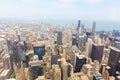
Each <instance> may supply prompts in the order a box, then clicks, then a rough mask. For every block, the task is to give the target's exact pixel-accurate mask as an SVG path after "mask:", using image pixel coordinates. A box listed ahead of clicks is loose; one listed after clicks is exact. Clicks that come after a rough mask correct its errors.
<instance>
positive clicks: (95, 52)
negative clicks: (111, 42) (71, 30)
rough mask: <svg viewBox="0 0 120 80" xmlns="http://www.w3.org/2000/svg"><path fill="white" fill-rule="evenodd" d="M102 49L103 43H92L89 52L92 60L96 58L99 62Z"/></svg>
mask: <svg viewBox="0 0 120 80" xmlns="http://www.w3.org/2000/svg"><path fill="white" fill-rule="evenodd" d="M103 49H104V45H103V44H93V46H92V52H91V59H92V61H94V60H98V61H99V62H101V60H102V57H103Z"/></svg>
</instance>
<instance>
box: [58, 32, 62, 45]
mask: <svg viewBox="0 0 120 80" xmlns="http://www.w3.org/2000/svg"><path fill="white" fill-rule="evenodd" d="M57 45H62V32H57Z"/></svg>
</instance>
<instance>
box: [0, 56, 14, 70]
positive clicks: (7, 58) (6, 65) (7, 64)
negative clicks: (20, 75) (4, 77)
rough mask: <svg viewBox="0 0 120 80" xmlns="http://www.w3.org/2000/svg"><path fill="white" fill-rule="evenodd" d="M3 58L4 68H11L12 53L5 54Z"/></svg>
mask: <svg viewBox="0 0 120 80" xmlns="http://www.w3.org/2000/svg"><path fill="white" fill-rule="evenodd" d="M2 60H3V65H4V69H11V66H12V64H11V62H10V55H8V54H5V55H4V56H3V59H2Z"/></svg>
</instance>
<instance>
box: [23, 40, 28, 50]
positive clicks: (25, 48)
mask: <svg viewBox="0 0 120 80" xmlns="http://www.w3.org/2000/svg"><path fill="white" fill-rule="evenodd" d="M23 42H24V51H25V52H26V51H27V43H26V41H23Z"/></svg>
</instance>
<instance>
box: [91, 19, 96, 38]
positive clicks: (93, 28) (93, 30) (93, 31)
mask: <svg viewBox="0 0 120 80" xmlns="http://www.w3.org/2000/svg"><path fill="white" fill-rule="evenodd" d="M95 28H96V22H95V21H94V22H93V27H92V36H94V33H95Z"/></svg>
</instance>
